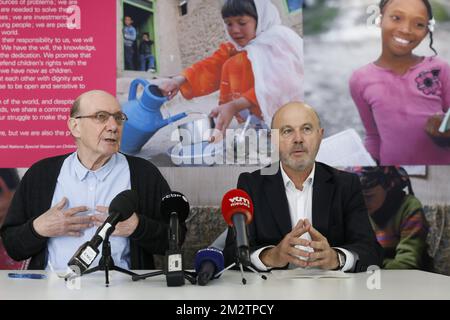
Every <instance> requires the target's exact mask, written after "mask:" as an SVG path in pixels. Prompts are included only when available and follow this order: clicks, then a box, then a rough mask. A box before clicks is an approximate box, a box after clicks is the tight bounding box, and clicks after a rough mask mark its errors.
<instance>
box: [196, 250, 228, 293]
mask: <svg viewBox="0 0 450 320" xmlns="http://www.w3.org/2000/svg"><path fill="white" fill-rule="evenodd" d="M224 267H225V262H224V258H223V253H222V251H221V250H219V249H216V248H212V247H211V248H206V249H201V250H199V251H197V254H196V255H195V272H196V273H197V282H198V284H199V285H200V286H204V285H207V284H208V282H209V280H211V279H216V278H218V277H217V276H216V275H217V274H218V273H219V272H221V271H222V270H223V269H224ZM219 277H220V275H219Z"/></svg>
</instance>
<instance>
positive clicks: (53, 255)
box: [47, 152, 131, 271]
mask: <svg viewBox="0 0 450 320" xmlns="http://www.w3.org/2000/svg"><path fill="white" fill-rule="evenodd" d="M130 188H131V182H130V168H129V166H128V161H127V159H126V158H125V156H124V155H123V154H120V153H116V154H114V155H113V156H112V157H111V159H110V160H109V161H108V162H107V163H106V164H105V165H104V166H103V167H101V168H100V169H98V170H96V171H91V170H89V169H86V168H85V167H84V166H83V165H82V164H81V162H80V160H79V159H78V157H77V153H76V152H75V153H73V154H71V155H70V156H69V157H67V158H66V160H65V161H64V163H63V165H62V167H61V171H60V173H59V176H58V180H57V183H56V189H55V193H54V194H53V199H52V207H53V206H54V205H56V204H57V203H58V202H60V201H61V200H62V198H63V197H66V198H67V200H68V201H67V204H66V209H68V208H73V207H78V206H87V207H88V208H89V210H88V211H86V212H80V213H78V214H77V215H94V214H98V213H99V212H96V210H95V207H96V206H106V207H108V206H109V204H110V202H111V200H112V199H113V198H114V197H115V196H116V195H117V194H119V193H120V192H122V191H124V190H127V189H130ZM97 228H98V227H96V226H93V227H91V228H88V229H86V230H84V232H83V235H82V236H81V237H68V236H64V237H55V238H50V239H49V241H48V245H47V253H48V255H47V269H49V268H53V269H54V270H57V271H61V270H66V268H67V263H68V262H69V260H70V258H71V257H72V256H73V254H74V253H75V252H76V251H77V249H78V248H79V247H80V246H81V245H82V244H83V243H85V242H86V241H89V240H91V238H92V237H93V235H94V234H95V231H96V230H97ZM110 243H111V256H112V258H113V259H114V263H115V265H116V266H119V267H121V268H125V269H129V267H130V245H129V239H128V238H125V237H116V236H111V238H110ZM101 249H102V245H100V247H99V250H100V254H99V255H98V256H97V258H96V259H95V260H94V261H93V263H92V265H91V267H94V266H97V265H98V263H99V260H100V257H101ZM49 264H50V265H49Z"/></svg>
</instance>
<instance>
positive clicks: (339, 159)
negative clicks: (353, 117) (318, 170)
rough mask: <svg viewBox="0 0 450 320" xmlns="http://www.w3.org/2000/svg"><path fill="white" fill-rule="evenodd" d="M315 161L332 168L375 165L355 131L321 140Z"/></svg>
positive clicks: (344, 132) (340, 133) (343, 132)
mask: <svg viewBox="0 0 450 320" xmlns="http://www.w3.org/2000/svg"><path fill="white" fill-rule="evenodd" d="M316 160H317V161H320V162H323V163H326V164H328V165H329V166H333V167H348V166H375V165H376V163H375V161H374V160H373V159H372V157H371V156H370V154H369V152H367V150H366V148H365V147H364V145H363V143H362V140H361V138H360V137H359V135H358V133H357V132H356V131H355V129H347V130H344V131H342V132H339V133H337V134H334V135H332V136H330V137H327V138H325V139H323V140H322V143H321V145H320V149H319V153H318V154H317V157H316Z"/></svg>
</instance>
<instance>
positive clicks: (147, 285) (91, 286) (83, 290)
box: [0, 270, 450, 300]
mask: <svg viewBox="0 0 450 320" xmlns="http://www.w3.org/2000/svg"><path fill="white" fill-rule="evenodd" d="M8 272H11V271H5V270H2V271H0V300H10V299H27V300H29V299H30V300H33V299H40V300H84V299H87V300H91V299H102V300H103V299H105V300H110V299H111V300H128V299H138V300H148V299H151V300H211V299H212V300H230V299H233V300H241V299H245V300H279V299H283V300H321V299H344V300H360V299H376V300H378V299H387V300H389V299H450V277H447V276H444V275H439V274H434V273H427V272H423V271H416V270H381V273H380V284H381V289H372V290H370V289H369V288H368V287H367V282H368V279H369V277H370V276H371V274H367V273H358V274H350V278H346V279H328V278H322V279H279V278H278V277H275V276H274V275H270V274H268V280H266V281H264V280H262V279H261V278H259V277H258V276H257V275H255V274H252V273H245V276H246V278H247V284H246V285H242V283H241V278H240V274H239V272H237V271H227V272H225V274H224V275H222V277H221V278H219V279H217V280H213V281H211V282H210V283H209V284H208V285H207V286H204V287H201V286H198V285H192V284H190V283H189V282H188V281H186V284H185V285H184V286H181V287H167V285H166V278H165V276H164V275H162V276H157V277H153V278H148V279H145V280H140V281H137V282H133V281H132V280H131V278H130V277H128V276H126V275H123V274H120V273H117V272H112V273H111V274H110V286H109V287H105V284H104V281H105V277H104V273H103V272H96V273H93V274H90V275H86V276H83V277H81V278H80V282H79V286H80V288H79V289H74V288H70V287H71V286H75V287H76V286H77V283H69V285H68V284H67V283H66V282H65V281H64V280H62V279H60V278H58V277H57V275H56V274H53V273H47V278H46V279H43V280H31V279H12V278H9V277H8ZM18 272H23V271H18ZM33 273H42V274H45V272H33ZM139 273H144V272H143V271H140V272H139ZM369 280H370V279H369Z"/></svg>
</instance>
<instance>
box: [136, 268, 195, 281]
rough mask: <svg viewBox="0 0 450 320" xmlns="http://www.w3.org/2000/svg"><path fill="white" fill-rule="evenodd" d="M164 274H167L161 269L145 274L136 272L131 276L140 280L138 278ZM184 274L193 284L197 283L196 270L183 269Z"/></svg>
mask: <svg viewBox="0 0 450 320" xmlns="http://www.w3.org/2000/svg"><path fill="white" fill-rule="evenodd" d="M163 274H165V272H164V271H163V270H159V271H154V272H149V273H144V274H134V275H133V276H132V277H131V279H132V280H133V281H138V280H143V279H147V278H150V277H155V276H160V275H163ZM183 276H184V278H185V279H186V280H188V281H189V282H190V283H191V284H196V283H197V279H196V274H195V272H191V271H185V270H183Z"/></svg>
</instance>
